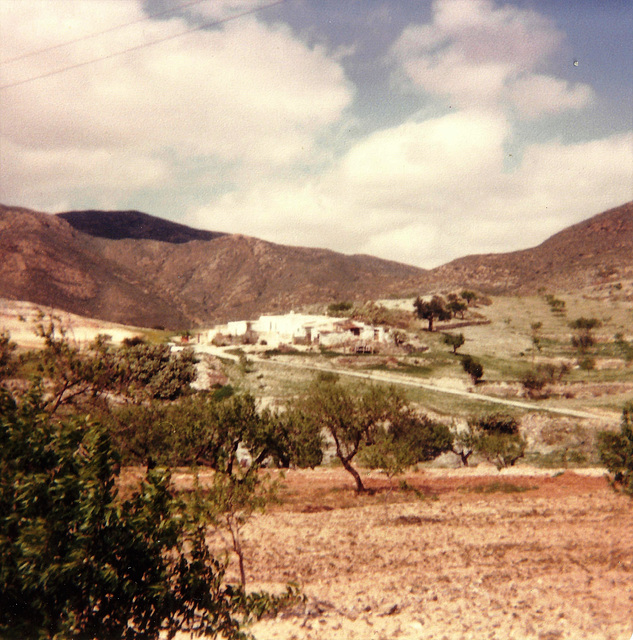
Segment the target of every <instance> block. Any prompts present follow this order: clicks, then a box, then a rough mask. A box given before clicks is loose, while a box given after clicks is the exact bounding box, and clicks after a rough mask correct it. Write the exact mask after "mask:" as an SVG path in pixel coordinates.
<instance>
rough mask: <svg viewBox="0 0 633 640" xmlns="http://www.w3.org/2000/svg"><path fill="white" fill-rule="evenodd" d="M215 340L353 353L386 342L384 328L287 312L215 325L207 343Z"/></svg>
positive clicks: (370, 349)
mask: <svg viewBox="0 0 633 640" xmlns="http://www.w3.org/2000/svg"><path fill="white" fill-rule="evenodd" d="M218 336H227V337H229V338H241V339H243V340H244V341H245V342H248V343H250V344H265V345H267V346H268V347H270V348H276V347H278V346H279V345H280V344H294V345H308V346H309V345H319V346H323V347H335V346H341V345H347V344H349V345H350V346H353V347H355V348H356V350H367V351H373V350H374V348H375V347H376V346H377V345H378V344H380V343H386V342H388V341H389V340H390V335H389V330H388V329H385V328H384V327H374V326H371V325H367V324H364V323H362V322H357V321H355V320H350V319H349V318H333V317H330V316H323V315H309V314H302V313H294V312H290V313H288V314H285V315H263V316H260V317H259V319H258V320H239V321H234V322H229V323H227V324H225V325H218V326H216V327H214V328H213V329H211V331H209V334H208V339H209V342H212V341H213V340H214V339H216V338H217V337H218Z"/></svg>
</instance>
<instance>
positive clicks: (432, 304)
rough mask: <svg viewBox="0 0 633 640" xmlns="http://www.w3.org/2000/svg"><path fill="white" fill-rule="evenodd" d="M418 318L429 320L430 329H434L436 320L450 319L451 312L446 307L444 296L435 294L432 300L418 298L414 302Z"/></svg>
mask: <svg viewBox="0 0 633 640" xmlns="http://www.w3.org/2000/svg"><path fill="white" fill-rule="evenodd" d="M413 306H414V308H415V311H416V313H417V316H418V318H420V319H422V320H426V321H427V322H428V330H429V331H433V326H434V322H435V320H436V319H437V320H450V319H451V312H450V311H449V310H448V309H447V308H446V301H445V300H444V298H442V296H433V297H432V298H431V299H430V300H424V299H423V298H420V297H418V298H416V300H415V302H414V303H413Z"/></svg>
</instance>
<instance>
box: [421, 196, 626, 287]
mask: <svg viewBox="0 0 633 640" xmlns="http://www.w3.org/2000/svg"><path fill="white" fill-rule="evenodd" d="M632 278H633V202H628V203H627V204H624V205H622V206H620V207H617V208H615V209H610V210H609V211H605V212H604V213H600V214H598V215H596V216H593V217H592V218H590V219H588V220H585V221H583V222H580V223H578V224H576V225H573V226H571V227H568V228H567V229H564V230H563V231H561V232H559V233H557V234H556V235H554V236H552V237H551V238H549V239H548V240H546V241H545V242H543V243H542V244H540V245H539V246H537V247H534V248H532V249H526V250H523V251H515V252H511V253H499V254H488V255H475V256H467V257H464V258H459V259H457V260H454V261H452V262H450V263H448V264H446V265H443V266H441V267H438V268H437V269H434V270H433V271H432V272H431V274H430V282H432V283H433V285H435V286H436V287H459V286H470V287H474V288H478V289H481V290H485V291H487V292H490V293H521V294H527V293H534V292H536V291H537V290H538V289H539V288H541V287H546V288H547V289H549V290H551V291H570V290H571V291H574V290H579V289H582V288H585V287H592V286H597V285H600V284H603V283H605V282H615V281H618V280H630V279H632Z"/></svg>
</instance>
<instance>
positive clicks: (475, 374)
mask: <svg viewBox="0 0 633 640" xmlns="http://www.w3.org/2000/svg"><path fill="white" fill-rule="evenodd" d="M462 368H463V369H464V371H465V372H466V373H467V374H468V375H469V376H470V378H471V380H472V381H473V384H479V381H480V380H481V378H482V377H483V375H484V367H483V365H482V364H481V362H479V360H476V359H475V358H473V357H472V356H470V355H465V356H462Z"/></svg>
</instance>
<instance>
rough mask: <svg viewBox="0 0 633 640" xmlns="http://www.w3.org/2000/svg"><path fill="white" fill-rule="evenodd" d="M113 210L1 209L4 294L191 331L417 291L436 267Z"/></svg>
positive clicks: (79, 311) (130, 321)
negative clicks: (212, 324)
mask: <svg viewBox="0 0 633 640" xmlns="http://www.w3.org/2000/svg"><path fill="white" fill-rule="evenodd" d="M111 216H113V214H110V213H105V214H103V217H101V216H100V215H96V214H95V212H87V213H86V215H85V216H84V215H81V214H80V213H76V212H75V213H73V214H72V215H69V214H64V215H58V216H52V215H49V214H44V213H38V212H35V211H30V210H27V209H20V208H14V207H5V206H0V297H4V298H9V299H13V300H26V301H30V302H35V303H38V304H42V305H48V306H54V307H57V308H61V309H64V310H67V311H71V312H73V313H77V314H80V315H84V316H89V317H94V318H100V319H103V320H109V321H114V322H124V323H127V324H136V325H141V326H156V325H160V326H166V327H169V328H189V327H192V326H196V325H200V324H205V323H210V322H217V321H225V320H228V319H236V318H249V317H253V316H256V315H258V314H260V313H262V312H264V311H269V312H275V311H279V312H285V311H289V310H290V309H292V308H298V307H300V306H301V305H304V304H308V303H314V302H331V301H332V300H347V299H360V300H364V299H369V298H374V297H379V296H384V295H390V294H396V293H401V292H403V291H415V290H417V289H418V287H419V284H420V282H421V281H422V279H423V277H424V275H425V273H426V272H425V271H424V270H422V269H417V268H415V267H410V266H407V265H402V264H398V263H395V262H390V261H386V260H379V259H377V258H373V257H370V256H346V255H343V254H339V253H335V252H333V251H327V250H323V249H308V248H302V247H286V246H283V245H277V244H273V243H270V242H264V241H262V240H258V239H256V238H250V237H245V236H241V235H227V234H210V232H200V233H202V234H210V235H211V237H206V239H205V238H201V237H199V236H198V235H197V233H198V232H197V230H193V229H191V230H188V228H187V227H183V226H182V225H174V224H173V223H167V222H166V221H160V220H159V219H157V218H152V217H151V216H146V215H144V214H141V216H142V217H139V214H138V213H137V212H117V213H116V214H115V215H114V218H115V224H114V225H113V227H114V230H109V229H108V226H107V225H104V224H103V220H104V218H107V217H111ZM126 220H129V226H128V227H126V225H125V221H126ZM139 222H140V223H142V224H141V225H139ZM126 229H129V231H126ZM106 235H110V236H114V237H103V236H106Z"/></svg>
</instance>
